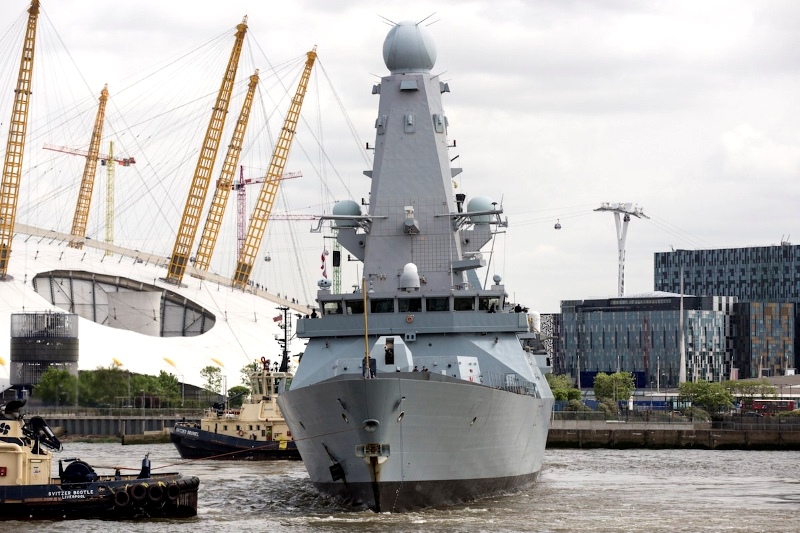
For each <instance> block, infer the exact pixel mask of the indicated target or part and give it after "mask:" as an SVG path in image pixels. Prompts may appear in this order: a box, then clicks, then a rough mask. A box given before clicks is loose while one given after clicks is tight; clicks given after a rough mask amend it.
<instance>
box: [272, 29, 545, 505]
mask: <svg viewBox="0 0 800 533" xmlns="http://www.w3.org/2000/svg"><path fill="white" fill-rule="evenodd" d="M426 32H427V30H425V28H424V27H423V26H421V25H420V24H417V23H413V22H401V23H399V24H397V25H396V26H394V27H393V28H392V30H391V31H390V32H389V36H388V37H387V39H386V41H385V43H384V61H385V62H386V65H387V67H388V68H389V70H390V71H391V74H390V75H389V76H385V77H383V78H381V82H380V84H377V85H375V86H374V87H373V89H372V93H373V94H375V95H379V96H380V103H379V106H378V117H377V119H376V120H375V129H376V137H375V144H374V148H375V160H374V163H373V167H372V169H371V170H368V171H366V172H365V174H366V175H367V176H368V177H369V178H370V179H371V188H370V193H369V196H368V198H369V202H368V203H367V202H362V204H361V205H367V206H368V212H367V213H365V214H362V212H361V205H359V204H357V203H356V202H355V201H353V200H343V201H340V202H338V203H337V204H336V205H335V206H334V208H333V210H332V213H331V214H330V215H321V216H320V219H322V220H330V221H332V224H333V226H334V228H335V233H336V240H337V243H338V245H340V246H341V247H343V248H345V249H346V250H347V252H348V255H349V257H350V258H351V259H353V260H357V261H361V262H363V278H362V280H361V287H360V289H358V288H357V289H356V291H354V292H353V293H343V292H341V290H340V289H338V288H337V287H333V286H332V284H331V283H330V282H329V281H328V280H327V279H323V280H320V281H319V282H318V287H319V290H318V291H317V298H316V299H317V302H318V305H319V311H320V312H321V316H320V317H319V318H310V317H309V318H305V319H302V320H298V322H297V335H298V336H299V337H302V338H306V339H308V345H307V346H306V349H305V351H304V352H303V355H302V357H301V359H300V363H299V365H298V368H297V371H296V372H295V374H294V378H293V380H292V384H291V387H290V389H289V390H288V391H286V392H284V393H282V394H280V395H279V396H278V405H279V406H280V409H281V412H282V413H283V415H284V417H285V419H286V423H287V425H288V426H289V429H290V430H291V433H292V436H293V438H294V439H295V442H297V447H298V449H299V450H300V454H301V455H302V457H303V463H304V465H305V466H306V469H307V470H308V473H309V476H310V479H311V481H312V482H313V483H314V484H315V485H316V487H318V489H319V490H320V491H321V492H323V493H324V494H327V495H329V496H331V497H332V498H334V499H335V500H337V501H340V502H342V503H345V504H348V505H351V506H353V507H357V508H363V507H366V508H370V509H373V510H375V511H378V512H382V511H390V512H391V511H409V510H413V509H418V508H422V507H431V506H438V505H446V504H450V503H456V502H462V501H467V500H473V499H478V498H483V497H487V496H490V495H493V494H497V493H500V492H504V491H508V490H514V489H518V488H520V487H523V486H525V485H528V484H530V483H532V482H533V481H535V479H536V477H537V476H538V474H539V472H540V470H541V467H542V457H543V455H544V450H545V444H546V441H547V432H548V429H549V416H550V411H551V408H552V405H553V395H552V392H551V391H550V388H549V387H548V385H547V381H546V379H545V376H544V374H545V372H546V369H543V368H541V367H542V366H545V365H544V362H543V361H542V360H539V359H537V358H536V357H535V356H534V355H533V354H532V353H531V352H529V351H526V350H525V349H524V348H523V344H522V342H521V340H520V336H521V335H524V334H529V333H530V331H531V330H530V322H529V319H528V316H527V314H526V313H525V309H524V308H523V307H522V306H521V305H519V304H514V303H511V302H510V301H509V299H508V292H507V290H506V288H505V286H504V285H503V284H502V283H501V281H502V278H501V277H500V276H499V275H494V276H493V277H492V282H493V283H492V284H491V285H490V286H488V287H487V286H485V281H484V283H481V281H480V276H479V275H478V273H477V271H478V270H479V269H481V268H484V267H486V266H487V263H486V261H485V260H484V259H483V255H482V253H481V250H482V249H483V247H484V246H486V245H487V244H488V243H489V242H490V241H491V240H492V239H493V238H495V236H496V235H497V234H498V233H499V232H500V231H499V228H504V227H505V226H506V225H507V221H504V220H502V219H501V218H500V215H501V214H502V212H503V211H502V207H501V206H498V205H497V203H496V202H492V201H491V200H490V199H489V198H488V197H483V196H476V197H474V198H471V199H470V200H469V202H466V201H465V200H466V195H465V194H462V193H460V192H456V187H455V186H454V183H455V182H454V180H453V178H454V177H455V176H457V175H458V174H459V173H460V171H461V169H459V168H452V167H451V162H452V161H454V160H455V159H457V157H458V156H454V155H453V154H452V153H451V150H454V149H455V141H453V142H452V144H451V143H449V142H448V140H447V128H448V120H447V117H446V116H445V114H444V109H443V107H442V101H441V99H442V98H441V95H442V94H443V93H447V92H449V90H450V89H449V86H448V84H447V83H444V82H443V81H441V80H440V79H439V77H438V76H434V75H432V74H431V72H430V70H431V68H432V66H433V63H434V61H435V47H434V45H433V43H432V41H431V39H430V37H429V35H428V34H427V33H426ZM476 181H480V182H479V183H477V185H478V186H481V185H488V186H490V187H491V186H493V184H491V183H487V180H476ZM334 254H336V251H334ZM323 257H325V254H324V253H323ZM335 264H336V255H334V266H335ZM486 278H488V273H487V275H486V276H484V279H486ZM332 288H333V289H338V290H331V289H332Z"/></svg>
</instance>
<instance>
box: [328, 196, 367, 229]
mask: <svg viewBox="0 0 800 533" xmlns="http://www.w3.org/2000/svg"><path fill="white" fill-rule="evenodd" d="M333 214H334V215H338V216H352V217H357V216H360V215H361V207H360V206H359V205H358V204H357V203H356V202H354V201H353V200H342V201H340V202H336V204H335V205H334V206H333ZM333 225H334V227H337V228H353V227H355V226H357V225H358V224H356V221H355V220H334V221H333Z"/></svg>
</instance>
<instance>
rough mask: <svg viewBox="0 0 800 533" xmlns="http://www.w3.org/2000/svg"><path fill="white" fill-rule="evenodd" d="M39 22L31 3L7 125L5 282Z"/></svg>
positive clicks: (0, 224)
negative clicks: (9, 118) (12, 105)
mask: <svg viewBox="0 0 800 533" xmlns="http://www.w3.org/2000/svg"><path fill="white" fill-rule="evenodd" d="M38 20H39V0H31V7H30V8H29V9H28V25H27V28H26V30H25V42H24V43H23V45H22V58H21V59H20V62H19V75H18V76H17V88H16V89H15V90H14V107H13V109H12V110H11V121H10V123H9V126H8V143H7V144H6V158H5V163H4V164H3V181H2V184H0V279H6V274H7V272H8V262H9V260H10V259H11V240H12V239H13V238H14V222H15V220H16V218H17V200H18V199H19V181H20V177H21V176H22V157H23V156H24V155H25V135H26V132H27V129H28V107H29V106H30V98H31V78H32V77H33V53H34V51H35V49H36V24H37V22H38Z"/></svg>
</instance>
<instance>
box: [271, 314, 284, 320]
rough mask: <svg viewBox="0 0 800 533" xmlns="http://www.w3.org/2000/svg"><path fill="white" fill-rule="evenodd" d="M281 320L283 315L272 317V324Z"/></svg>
mask: <svg viewBox="0 0 800 533" xmlns="http://www.w3.org/2000/svg"><path fill="white" fill-rule="evenodd" d="M281 320H283V315H278V316H274V317H272V321H273V322H280V321H281Z"/></svg>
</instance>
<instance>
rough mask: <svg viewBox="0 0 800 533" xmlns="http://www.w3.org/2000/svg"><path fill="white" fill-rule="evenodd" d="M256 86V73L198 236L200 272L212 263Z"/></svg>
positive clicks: (197, 258) (251, 77) (249, 86)
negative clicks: (201, 232)
mask: <svg viewBox="0 0 800 533" xmlns="http://www.w3.org/2000/svg"><path fill="white" fill-rule="evenodd" d="M257 85H258V70H256V71H255V73H254V74H253V75H252V76H250V84H249V85H248V86H247V96H246V97H245V99H244V104H242V111H241V113H240V114H239V120H238V121H237V122H236V128H235V129H234V131H233V138H232V139H231V144H229V145H228V153H227V154H226V155H225V163H224V164H223V165H222V172H220V176H219V180H217V188H216V190H215V191H214V197H213V198H212V199H211V206H210V207H209V209H208V218H206V225H205V227H204V228H203V235H202V237H200V244H199V245H198V246H197V254H196V256H195V261H194V266H195V268H198V269H200V270H208V265H209V264H210V263H211V255H212V254H213V253H214V246H216V244H217V236H218V235H219V228H220V226H221V225H222V217H223V216H225V206H226V205H227V204H228V195H229V194H230V192H231V184H232V183H233V175H234V173H235V172H236V163H237V161H239V154H240V153H241V151H242V141H243V139H244V133H245V130H247V122H248V120H249V119H250V108H251V107H252V106H253V95H254V94H255V92H256V86H257Z"/></svg>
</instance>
